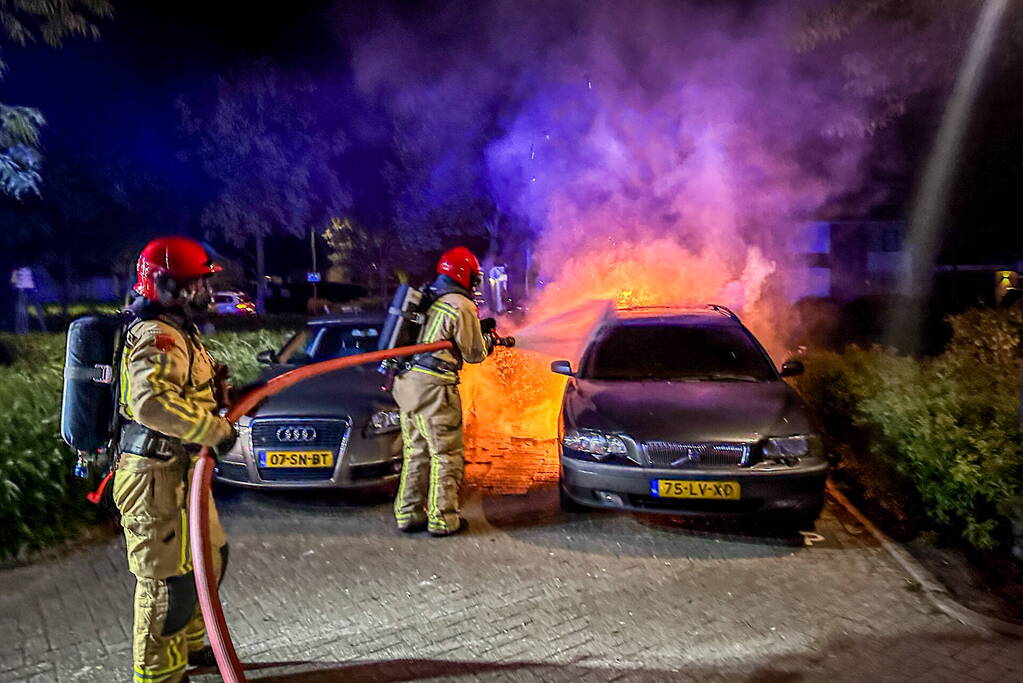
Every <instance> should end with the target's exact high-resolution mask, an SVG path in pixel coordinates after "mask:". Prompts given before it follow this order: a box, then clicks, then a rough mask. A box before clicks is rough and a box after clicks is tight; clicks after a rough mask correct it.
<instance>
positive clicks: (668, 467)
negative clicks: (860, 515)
mask: <svg viewBox="0 0 1023 683" xmlns="http://www.w3.org/2000/svg"><path fill="white" fill-rule="evenodd" d="M551 369H552V371H554V372H556V373H559V374H562V375H567V376H568V377H569V381H568V385H567V387H566V390H565V397H564V402H563V407H562V421H563V428H562V433H561V437H560V442H561V455H560V465H561V489H560V490H561V501H562V507H563V508H565V509H579V508H581V507H583V506H589V507H596V508H616V509H624V510H633V511H641V512H664V513H671V514H676V515H715V514H728V515H743V514H745V515H769V514H770V515H771V516H773V517H774V519H782V520H785V521H787V522H790V523H792V524H798V525H812V523H813V521H814V520H815V519H816V518H817V515H818V514H819V513H820V510H821V507H822V506H823V503H824V482H825V477H826V476H827V469H828V463H827V460H826V459H825V457H824V453H823V451H822V445H821V440H820V436H819V435H818V434H817V433H815V432H814V430H813V428H812V426H811V422H810V419H809V416H808V413H807V410H806V408H805V406H804V405H803V403H802V402H801V401H800V399H799V397H798V396H797V395H796V394H795V392H794V391H793V390H792V389H791V388H790V387H789V386H788V385H787V384H786V383H785V382H784V381H782V378H783V377H786V376H793V375H798V374H800V373H801V372H802V371H803V366H802V363H800V362H799V361H789V362H787V363H785V364H784V365H783V366H782V369H781V372H778V371H777V370H776V369H775V367H774V364H773V363H772V361H771V359H770V357H769V356H768V354H767V352H766V351H765V350H764V348H763V347H762V346H761V345H760V343H759V342H758V341H757V339H756V338H755V337H754V336H753V334H752V333H751V332H750V331H749V330H748V329H746V327H744V326H743V324H742V323H741V322H740V320H739V318H738V317H737V316H736V315H735V314H734V313H732V312H731V311H730V310H728V309H727V308H724V307H721V306H710V307H708V308H706V309H664V308H638V309H631V310H622V311H618V312H617V313H615V314H614V315H613V316H612V317H611V318H609V319H607V320H605V321H604V322H602V323H601V324H600V325H599V327H598V328H597V330H596V331H595V333H594V335H593V337H592V338H591V340H590V342H589V344H588V345H587V347H586V349H585V350H584V352H583V354H582V357H581V361H580V365H579V368H578V370H575V369H573V368H572V365H571V363H570V362H569V361H555V362H554V363H552V365H551ZM804 528H805V527H804Z"/></svg>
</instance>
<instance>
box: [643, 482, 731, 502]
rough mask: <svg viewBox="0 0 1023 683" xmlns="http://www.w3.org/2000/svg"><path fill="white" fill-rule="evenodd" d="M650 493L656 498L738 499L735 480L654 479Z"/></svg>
mask: <svg viewBox="0 0 1023 683" xmlns="http://www.w3.org/2000/svg"><path fill="white" fill-rule="evenodd" d="M650 494H651V495H653V496H655V497H657V498H704V499H713V500H739V498H740V495H739V494H740V488H739V482H737V481H693V480H687V479H654V480H653V481H651V482H650Z"/></svg>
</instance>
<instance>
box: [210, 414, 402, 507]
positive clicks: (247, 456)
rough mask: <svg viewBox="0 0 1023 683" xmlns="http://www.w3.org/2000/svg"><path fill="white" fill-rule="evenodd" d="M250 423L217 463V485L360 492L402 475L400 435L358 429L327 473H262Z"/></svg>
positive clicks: (393, 481) (245, 420) (246, 421)
mask: <svg viewBox="0 0 1023 683" xmlns="http://www.w3.org/2000/svg"><path fill="white" fill-rule="evenodd" d="M282 421H284V422H288V421H289V420H287V419H283V420H282ZM294 421H299V420H294ZM250 423H251V420H249V419H248V418H243V420H241V421H239V426H240V427H241V428H242V429H241V434H240V435H239V439H238V443H237V444H236V445H235V447H234V448H232V449H231V452H230V453H228V454H227V455H226V456H224V458H222V459H221V460H220V461H219V462H217V467H216V478H217V481H219V482H222V483H225V484H231V485H233V486H241V487H245V488H254V489H282V490H289V489H290V490H294V489H362V488H377V487H385V486H391V485H394V484H396V483H397V481H398V478H399V476H400V474H401V463H402V460H401V436H400V434H395V433H389V434H381V435H368V434H363V433H362V432H361V430H358V429H357V428H351V429H350V430H349V432H348V433H347V435H346V436H345V438H344V439H343V441H342V443H341V445H340V447H339V448H338V449H337V450H336V451H335V457H334V467H333V469H332V470H330V471H329V472H322V471H315V472H314V471H302V470H283V471H282V470H277V471H268V470H265V469H261V468H260V467H259V466H258V463H257V460H256V455H255V451H254V449H253V446H252V439H251V432H249V431H247V430H246V428H247V427H249V425H250Z"/></svg>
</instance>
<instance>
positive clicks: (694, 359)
mask: <svg viewBox="0 0 1023 683" xmlns="http://www.w3.org/2000/svg"><path fill="white" fill-rule="evenodd" d="M583 376H584V377H586V378H587V379H598V380H719V381H727V380H735V381H766V380H771V379H774V378H775V372H774V368H773V367H772V365H771V363H770V362H769V361H768V359H767V358H766V356H765V354H764V353H763V352H762V351H761V350H760V348H759V347H758V346H757V345H756V344H755V343H754V342H753V340H752V339H751V338H750V336H749V335H748V334H747V333H746V332H745V330H743V329H742V328H740V327H733V326H728V327H717V326H715V327H693V326H683V325H663V324H657V325H622V326H619V327H615V328H612V329H611V331H610V332H608V333H607V334H606V335H604V336H603V337H602V338H600V339H599V340H598V341H597V342H596V346H595V347H594V349H593V350H592V351H591V353H590V354H589V355H588V358H587V360H586V364H585V369H584V373H583Z"/></svg>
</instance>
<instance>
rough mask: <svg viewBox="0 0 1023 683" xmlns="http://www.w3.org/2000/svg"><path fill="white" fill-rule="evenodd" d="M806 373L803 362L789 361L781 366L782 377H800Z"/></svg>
mask: <svg viewBox="0 0 1023 683" xmlns="http://www.w3.org/2000/svg"><path fill="white" fill-rule="evenodd" d="M805 371H806V368H805V367H803V361H799V360H787V361H785V362H784V363H783V364H782V366H781V376H782V377H798V376H799V375H802V374H803V372H805Z"/></svg>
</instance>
